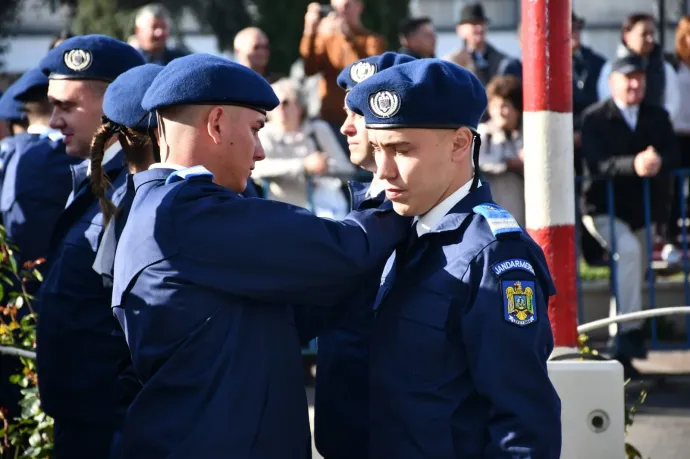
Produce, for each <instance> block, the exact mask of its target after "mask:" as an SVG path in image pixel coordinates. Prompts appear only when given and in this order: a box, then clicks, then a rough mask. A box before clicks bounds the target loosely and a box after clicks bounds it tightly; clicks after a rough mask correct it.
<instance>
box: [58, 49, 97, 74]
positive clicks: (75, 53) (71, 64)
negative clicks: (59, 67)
mask: <svg viewBox="0 0 690 459" xmlns="http://www.w3.org/2000/svg"><path fill="white" fill-rule="evenodd" d="M64 61H65V65H66V66H67V68H69V69H70V70H73V71H75V72H81V71H84V70H86V69H88V68H89V67H90V66H91V62H92V61H93V59H92V57H91V53H90V52H89V51H86V50H83V49H72V50H70V51H67V52H66V53H65V57H64Z"/></svg>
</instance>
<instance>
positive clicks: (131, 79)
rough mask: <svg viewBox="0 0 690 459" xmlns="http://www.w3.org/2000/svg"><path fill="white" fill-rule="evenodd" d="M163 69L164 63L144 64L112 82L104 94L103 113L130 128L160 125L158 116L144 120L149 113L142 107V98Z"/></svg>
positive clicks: (111, 119)
mask: <svg viewBox="0 0 690 459" xmlns="http://www.w3.org/2000/svg"><path fill="white" fill-rule="evenodd" d="M161 70H163V66H162V65H156V64H144V65H140V66H138V67H134V68H133V69H129V70H127V71H126V72H125V73H123V74H122V75H120V76H119V77H117V78H116V79H115V81H113V82H112V83H110V85H109V86H108V89H106V91H105V95H104V96H103V114H104V115H105V116H106V117H107V118H108V119H109V120H110V121H113V122H115V123H117V124H121V125H122V126H127V127H128V128H132V129H135V128H137V127H138V128H140V129H141V130H143V131H145V130H146V129H147V128H148V127H149V126H151V127H156V126H157V125H158V123H157V120H156V117H155V116H151V117H150V118H147V119H144V120H142V118H144V116H145V115H146V114H147V113H148V111H147V110H144V109H143V108H141V100H142V99H143V98H144V94H145V93H146V90H147V89H148V88H149V86H151V83H152V82H153V79H154V78H156V76H157V75H158V74H159V73H160V72H161Z"/></svg>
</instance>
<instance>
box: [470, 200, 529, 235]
mask: <svg viewBox="0 0 690 459" xmlns="http://www.w3.org/2000/svg"><path fill="white" fill-rule="evenodd" d="M472 210H473V211H474V212H475V213H477V214H479V215H481V216H482V217H484V218H485V219H486V222H487V223H488V224H489V228H491V232H492V233H493V235H494V236H495V237H497V238H498V237H499V236H500V235H504V234H505V235H507V234H520V233H522V232H523V230H522V227H521V226H520V225H519V224H518V222H517V221H516V220H515V217H513V216H512V215H510V213H509V212H508V211H507V210H505V209H503V208H502V207H500V206H498V205H496V204H480V205H478V206H475V207H474V208H473V209H472Z"/></svg>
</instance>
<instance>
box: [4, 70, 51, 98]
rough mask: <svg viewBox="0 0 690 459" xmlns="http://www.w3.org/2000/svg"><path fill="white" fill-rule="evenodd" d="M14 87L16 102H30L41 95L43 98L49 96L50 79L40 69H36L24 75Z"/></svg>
mask: <svg viewBox="0 0 690 459" xmlns="http://www.w3.org/2000/svg"><path fill="white" fill-rule="evenodd" d="M12 86H13V91H14V98H15V99H16V100H18V101H20V102H29V101H30V100H35V98H36V95H41V96H42V97H41V98H45V97H46V95H47V94H48V77H47V76H45V75H44V74H43V72H41V69H40V68H38V67H36V68H33V69H31V70H29V71H28V72H26V73H24V75H22V76H21V77H19V79H18V80H17V81H15V82H14V84H13V85H12Z"/></svg>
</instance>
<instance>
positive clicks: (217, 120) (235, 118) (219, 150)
mask: <svg viewBox="0 0 690 459" xmlns="http://www.w3.org/2000/svg"><path fill="white" fill-rule="evenodd" d="M218 111H220V113H218ZM265 122H266V115H264V114H262V113H259V112H257V111H256V110H252V109H250V108H244V107H228V106H223V107H214V108H213V109H212V110H211V113H210V115H209V121H208V126H207V129H208V132H209V133H211V132H212V133H213V134H212V137H214V136H215V137H214V138H213V141H214V143H215V147H214V148H210V149H209V155H208V160H204V166H206V167H207V169H208V170H210V171H211V172H212V173H213V175H214V176H215V179H214V181H215V182H216V183H218V184H219V185H221V186H224V187H226V188H229V189H231V190H232V191H234V192H236V193H242V192H243V191H244V189H245V188H246V186H247V179H248V178H249V177H250V176H251V174H252V170H253V169H254V164H255V163H256V161H261V160H263V159H264V158H265V157H266V154H265V153H264V148H263V146H262V145H261V141H260V140H259V131H260V130H261V128H263V126H264V124H265Z"/></svg>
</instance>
